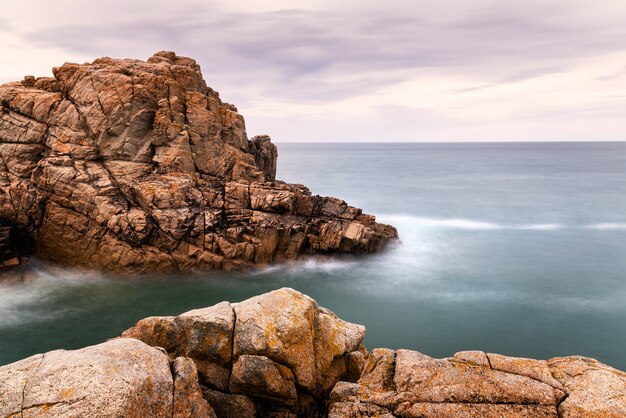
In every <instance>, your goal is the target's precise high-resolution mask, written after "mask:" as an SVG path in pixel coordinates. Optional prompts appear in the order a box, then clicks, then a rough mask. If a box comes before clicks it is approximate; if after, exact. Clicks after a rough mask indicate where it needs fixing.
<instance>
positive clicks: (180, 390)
mask: <svg viewBox="0 0 626 418" xmlns="http://www.w3.org/2000/svg"><path fill="white" fill-rule="evenodd" d="M364 334H365V329H364V328H363V327H362V326H360V325H355V324H351V323H348V322H345V321H342V320H341V319H339V318H337V317H336V316H335V315H334V314H333V313H332V312H330V311H328V310H327V309H324V308H322V307H320V306H318V305H317V303H316V302H315V301H314V300H313V299H311V298H309V297H308V296H305V295H303V294H301V293H299V292H297V291H295V290H292V289H280V290H276V291H274V292H270V293H267V294H265V295H261V296H257V297H254V298H251V299H248V300H246V301H243V302H241V303H233V304H231V303H228V302H222V303H220V304H217V305H215V306H213V307H210V308H203V309H198V310H194V311H190V312H186V313H184V314H181V315H179V316H176V317H151V318H146V319H143V320H141V321H139V322H138V323H137V324H136V325H135V326H134V327H132V328H130V329H128V330H127V331H125V332H124V333H123V334H122V336H121V338H119V339H116V340H112V341H109V342H107V343H104V344H100V345H98V346H94V347H88V348H85V349H82V350H77V351H62V350H60V351H53V352H50V353H46V354H44V355H37V356H33V357H30V358H28V359H26V360H22V361H19V362H17V363H13V364H10V365H7V366H4V367H0V400H1V402H0V418H5V417H15V416H24V417H28V416H40V417H52V416H54V417H74V416H94V415H97V416H103V417H109V416H110V417H113V416H176V417H212V416H217V417H220V418H221V417H228V418H230V417H285V418H290V417H296V416H302V417H324V416H330V417H335V418H344V417H349V418H358V417H389V418H391V417H405V418H411V417H415V418H417V417H420V418H423V417H487V418H489V417H511V418H515V417H555V418H556V417H569V418H573V417H577V418H583V417H585V418H586V417H591V418H594V417H624V416H626V373H624V372H621V371H619V370H616V369H613V368H611V367H609V366H607V365H604V364H602V363H600V362H598V361H596V360H593V359H589V358H585V357H562V358H554V359H551V360H548V361H543V360H533V359H525V358H514V357H506V356H503V355H499V354H491V353H489V354H486V353H483V352H480V351H464V352H460V353H457V354H455V355H454V356H453V357H451V358H445V359H435V358H432V357H429V356H427V355H425V354H422V353H419V352H416V351H410V350H389V349H374V350H372V351H371V352H370V353H368V352H367V350H366V349H365V348H364V347H363V345H362V344H361V342H362V340H363V337H364ZM138 340H141V341H138ZM150 346H153V347H150ZM121 411H123V412H121ZM96 412H97V413H96Z"/></svg>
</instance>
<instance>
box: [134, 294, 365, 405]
mask: <svg viewBox="0 0 626 418" xmlns="http://www.w3.org/2000/svg"><path fill="white" fill-rule="evenodd" d="M122 336H123V337H126V338H137V339H139V340H142V341H144V342H145V343H147V344H150V345H153V346H158V347H163V348H164V349H165V350H166V351H167V352H168V354H169V355H170V357H171V358H176V357H180V356H184V357H188V358H191V359H192V360H193V361H194V362H195V364H196V367H197V369H198V372H199V379H200V383H201V384H202V385H203V386H205V387H206V388H207V393H208V396H207V398H208V399H210V401H211V405H213V406H214V408H215V410H216V411H228V410H230V409H231V408H232V405H244V406H242V408H244V409H247V410H248V411H250V410H255V411H260V413H261V414H262V415H267V414H269V413H277V414H280V413H295V414H298V415H301V416H318V415H320V414H323V413H324V411H325V410H326V399H327V397H328V394H329V393H330V391H331V389H332V388H333V386H334V385H335V383H336V382H337V381H339V380H350V379H351V378H352V380H356V379H357V378H358V376H359V374H360V369H361V366H362V365H363V363H364V359H365V355H366V354H367V352H366V350H365V348H364V347H363V346H362V345H361V342H362V340H363V337H364V336H365V328H364V327H363V326H361V325H355V324H351V323H349V322H345V321H342V320H341V319H339V318H337V317H336V316H335V314H333V313H332V312H330V311H328V310H326V309H324V308H321V307H319V306H318V305H317V303H316V302H315V301H314V300H313V299H311V298H310V297H308V296H305V295H303V294H301V293H299V292H297V291H295V290H293V289H280V290H276V291H273V292H270V293H267V294H264V295H261V296H257V297H253V298H251V299H248V300H246V301H243V302H241V303H237V304H230V303H228V302H222V303H220V304H218V305H215V306H213V307H211V308H205V309H198V310H195V311H190V312H187V313H184V314H182V315H179V316H177V317H151V318H146V319H143V320H141V321H139V322H138V323H137V324H136V325H135V326H134V327H133V328H131V329H129V330H127V331H125V332H124V333H123V334H122ZM225 416H238V415H236V414H235V415H233V414H232V413H225Z"/></svg>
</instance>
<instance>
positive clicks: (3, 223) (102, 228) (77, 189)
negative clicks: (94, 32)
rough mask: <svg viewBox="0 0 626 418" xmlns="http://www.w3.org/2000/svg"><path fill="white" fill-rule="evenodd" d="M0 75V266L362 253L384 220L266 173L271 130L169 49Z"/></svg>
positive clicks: (140, 268)
mask: <svg viewBox="0 0 626 418" xmlns="http://www.w3.org/2000/svg"><path fill="white" fill-rule="evenodd" d="M53 74H54V77H40V78H35V77H32V76H27V77H25V78H24V80H23V81H21V82H15V83H8V84H4V85H2V86H0V269H5V270H6V269H11V268H14V267H16V266H19V265H21V264H23V263H25V262H26V261H27V260H28V257H29V256H31V255H34V256H36V257H38V258H40V259H43V260H49V261H52V262H55V263H57V264H59V265H62V266H72V267H82V268H89V269H95V270H100V271H109V272H115V273H123V274H135V273H150V272H160V273H165V272H178V271H191V270H208V269H223V270H242V269H246V268H249V267H253V266H259V265H267V264H269V263H274V262H281V261H285V260H292V259H296V258H298V257H300V256H302V255H307V254H326V253H356V254H358V253H370V252H375V251H379V250H381V249H383V248H384V247H385V245H386V244H387V243H388V242H389V241H390V240H394V239H395V238H397V231H396V230H395V228H393V227H391V226H389V225H383V224H379V223H376V222H375V218H374V216H372V215H367V214H363V213H362V211H361V210H360V209H358V208H355V207H352V206H350V205H348V204H347V203H346V202H344V201H343V200H340V199H337V198H333V197H320V196H314V195H312V194H311V192H310V191H309V190H308V189H307V188H306V187H305V186H303V185H300V184H288V183H284V182H281V181H278V180H276V178H275V176H276V162H277V156H278V151H277V148H276V146H275V145H274V144H272V142H271V140H270V138H269V137H268V136H255V137H253V138H252V139H248V136H247V133H246V129H245V122H244V119H243V117H242V116H241V115H240V114H239V113H238V112H237V109H236V108H235V107H234V106H233V105H230V104H228V103H224V102H222V100H221V99H220V97H219V94H218V93H217V92H215V91H214V90H213V89H211V88H210V87H208V86H207V84H206V83H205V81H204V79H203V78H202V74H201V72H200V67H199V66H198V65H197V64H196V62H195V61H194V60H193V59H191V58H187V57H180V56H177V55H176V54H175V53H173V52H158V53H156V54H155V55H154V56H152V57H150V58H149V59H148V60H147V61H141V60H133V59H111V58H99V59H97V60H95V61H94V62H92V63H86V64H71V63H66V64H64V65H62V66H61V67H58V68H54V69H53Z"/></svg>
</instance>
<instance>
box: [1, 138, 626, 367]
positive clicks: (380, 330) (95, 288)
mask: <svg viewBox="0 0 626 418" xmlns="http://www.w3.org/2000/svg"><path fill="white" fill-rule="evenodd" d="M279 154H280V156H279V161H278V176H279V178H281V179H283V180H286V181H290V182H297V183H303V184H306V185H307V186H309V187H310V188H311V190H312V191H313V192H314V193H318V194H326V195H334V196H338V197H341V198H343V199H346V200H347V201H348V202H350V203H351V204H353V205H355V206H359V207H362V208H363V209H364V210H366V211H367V212H370V213H374V214H376V215H377V216H378V219H379V220H381V221H384V222H388V223H391V224H393V225H395V226H396V227H397V228H398V230H399V233H400V236H401V239H402V245H398V246H397V247H394V248H392V249H390V250H389V251H387V252H386V253H384V254H379V255H375V256H371V257H366V258H351V257H347V258H335V259H330V260H318V261H312V260H310V261H307V262H304V263H298V264H295V265H289V266H283V267H273V268H271V269H268V270H265V271H261V272H252V273H245V274H226V273H203V274H199V275H195V276H188V277H176V278H157V277H151V278H145V279H141V280H138V279H135V280H115V279H111V278H104V277H100V276H97V275H92V276H90V277H87V276H84V275H77V274H75V273H72V272H62V273H57V274H54V275H50V274H46V273H43V272H42V273H41V274H40V276H39V278H38V279H37V280H35V281H33V282H30V283H28V284H26V285H21V286H10V287H6V286H5V287H2V288H0V364H4V363H8V362H11V361H15V360H17V359H19V358H22V357H25V356H28V355H31V354H33V353H37V352H42V351H47V350H51V349H54V348H77V347H81V346H84V345H88V344H94V343H98V342H101V341H103V340H105V339H106V338H110V337H114V336H116V335H119V333H120V332H121V331H122V330H124V329H126V328H128V327H129V326H131V325H132V324H133V323H134V322H135V321H136V320H138V319H140V318H143V317H145V316H149V315H168V314H176V313H180V312H183V311H185V310H189V309H192V308H197V307H201V306H207V305H212V304H214V303H217V302H219V301H221V300H231V301H237V300H242V299H244V298H247V297H249V296H252V295H255V294H258V293H261V292H264V291H268V290H271V289H275V288H278V287H282V286H290V287H293V288H296V289H298V290H301V291H303V292H305V293H307V294H309V295H311V296H312V297H314V298H316V299H317V301H318V302H319V303H320V304H321V305H323V306H326V307H328V308H330V309H332V310H334V311H335V312H336V313H337V314H339V315H340V316H341V317H342V318H344V319H346V320H349V321H353V322H358V323H361V324H364V325H365V326H366V327H367V329H368V332H367V337H366V340H365V343H366V345H367V346H368V347H369V348H374V347H390V348H399V347H404V348H411V349H415V350H418V351H421V352H424V353H426V354H429V355H432V356H436V357H443V356H448V355H451V354H452V353H454V352H456V351H461V350H469V349H479V350H484V351H490V352H499V353H503V354H507V355H514V356H529V357H536V358H549V357H553V356H560V355H570V354H581V355H586V356H591V357H595V358H598V359H599V360H601V361H604V362H606V363H609V364H611V365H613V366H615V367H618V368H621V369H623V370H626V355H625V354H624V353H626V332H625V331H626V143H506V144H502V143H500V144H486V143H485V144H280V145H279Z"/></svg>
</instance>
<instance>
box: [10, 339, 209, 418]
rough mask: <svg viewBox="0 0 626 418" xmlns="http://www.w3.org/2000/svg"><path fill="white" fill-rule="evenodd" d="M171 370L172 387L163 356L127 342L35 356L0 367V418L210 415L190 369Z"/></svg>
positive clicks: (186, 366)
mask: <svg viewBox="0 0 626 418" xmlns="http://www.w3.org/2000/svg"><path fill="white" fill-rule="evenodd" d="M191 366H192V365H191ZM174 370H175V374H176V380H177V381H176V383H174V380H173V377H172V372H171V371H170V363H169V359H168V358H167V356H166V355H165V354H163V353H162V352H161V351H159V350H157V349H155V348H152V347H149V346H148V345H146V344H144V343H142V342H140V341H137V340H133V339H118V340H112V341H109V342H106V343H103V344H99V345H96V346H92V347H87V348H83V349H81V350H75V351H64V350H57V351H51V352H49V353H46V354H39V355H35V356H33V357H29V358H27V359H25V360H22V361H19V362H17V363H13V364H9V365H7V366H3V367H0V399H1V400H2V402H0V417H17V416H19V417H85V416H102V417H118V416H154V417H171V416H172V414H173V413H175V415H174V416H177V417H190V416H199V417H210V416H213V415H211V413H210V412H211V409H210V407H209V405H208V404H207V403H206V401H204V400H203V399H202V398H201V397H200V398H198V396H199V392H198V391H199V387H198V383H197V380H196V381H195V382H194V378H195V376H194V373H193V368H191V369H190V365H189V364H188V363H185V362H184V361H183V360H180V361H178V362H176V363H175V364H174ZM183 399H184V401H183Z"/></svg>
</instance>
